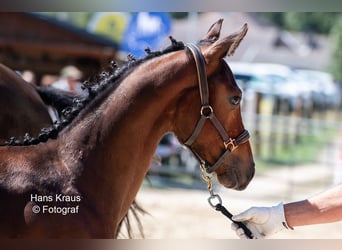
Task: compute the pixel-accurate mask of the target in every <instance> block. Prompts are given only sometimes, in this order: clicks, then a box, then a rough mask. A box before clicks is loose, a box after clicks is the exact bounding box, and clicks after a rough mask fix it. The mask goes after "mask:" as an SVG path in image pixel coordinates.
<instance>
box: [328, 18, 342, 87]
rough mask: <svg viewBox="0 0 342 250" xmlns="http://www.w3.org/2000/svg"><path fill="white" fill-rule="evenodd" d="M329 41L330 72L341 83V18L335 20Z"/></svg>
mask: <svg viewBox="0 0 342 250" xmlns="http://www.w3.org/2000/svg"><path fill="white" fill-rule="evenodd" d="M330 40H331V44H332V46H331V47H332V50H331V53H332V55H331V65H330V71H331V73H332V74H333V75H334V77H335V79H336V80H338V81H339V82H342V49H341V48H342V16H339V17H338V18H337V20H335V25H334V26H333V28H332V30H331V33H330Z"/></svg>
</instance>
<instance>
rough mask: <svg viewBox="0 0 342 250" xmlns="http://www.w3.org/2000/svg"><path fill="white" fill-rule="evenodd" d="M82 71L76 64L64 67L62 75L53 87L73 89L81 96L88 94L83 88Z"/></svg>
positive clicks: (72, 90)
mask: <svg viewBox="0 0 342 250" xmlns="http://www.w3.org/2000/svg"><path fill="white" fill-rule="evenodd" d="M81 78H82V72H81V71H80V70H79V69H77V68H76V67H75V66H72V65H69V66H66V67H64V68H63V69H62V71H61V77H60V79H59V80H58V81H56V82H54V83H53V84H52V86H53V87H55V88H58V89H62V90H66V91H71V92H74V93H76V94H78V95H81V96H86V95H87V91H83V89H82V88H81V82H80V80H81Z"/></svg>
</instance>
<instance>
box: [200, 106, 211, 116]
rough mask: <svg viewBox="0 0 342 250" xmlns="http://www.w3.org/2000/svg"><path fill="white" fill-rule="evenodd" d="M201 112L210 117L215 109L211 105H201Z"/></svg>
mask: <svg viewBox="0 0 342 250" xmlns="http://www.w3.org/2000/svg"><path fill="white" fill-rule="evenodd" d="M205 111H207V112H205ZM200 113H201V116H204V117H210V116H211V115H212V114H213V113H214V110H213V108H212V107H211V106H210V105H204V106H202V107H201V112H200Z"/></svg>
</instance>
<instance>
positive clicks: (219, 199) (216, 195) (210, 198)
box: [208, 194, 222, 208]
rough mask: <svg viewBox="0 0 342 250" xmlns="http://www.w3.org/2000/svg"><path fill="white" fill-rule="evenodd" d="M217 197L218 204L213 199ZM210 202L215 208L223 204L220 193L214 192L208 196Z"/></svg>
mask: <svg viewBox="0 0 342 250" xmlns="http://www.w3.org/2000/svg"><path fill="white" fill-rule="evenodd" d="M215 199H216V200H217V203H216V204H214V203H213V200H215ZM208 202H209V204H210V206H212V207H213V208H215V207H216V206H217V205H219V204H220V205H221V204H222V199H221V197H220V196H219V195H218V194H212V195H210V197H209V198H208Z"/></svg>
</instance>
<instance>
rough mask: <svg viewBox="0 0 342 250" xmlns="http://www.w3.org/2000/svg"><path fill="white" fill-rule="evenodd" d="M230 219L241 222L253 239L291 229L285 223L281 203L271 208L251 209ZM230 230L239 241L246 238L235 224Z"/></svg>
mask: <svg viewBox="0 0 342 250" xmlns="http://www.w3.org/2000/svg"><path fill="white" fill-rule="evenodd" d="M232 219H233V220H234V221H238V222H243V223H244V224H245V225H246V226H247V227H248V228H249V229H250V231H251V232H252V234H253V239H259V238H265V237H268V236H270V235H272V234H274V233H277V232H279V231H281V230H283V229H292V228H291V227H289V226H288V225H287V223H286V219H285V214H284V205H283V203H279V204H278V205H276V206H273V207H251V208H249V209H248V210H246V211H244V212H242V213H240V214H237V215H235V216H233V217H232ZM232 230H234V231H235V233H236V234H237V236H239V237H240V238H241V239H247V238H248V237H247V236H246V235H245V233H244V231H243V230H242V228H240V227H239V226H238V225H237V224H236V223H232Z"/></svg>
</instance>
